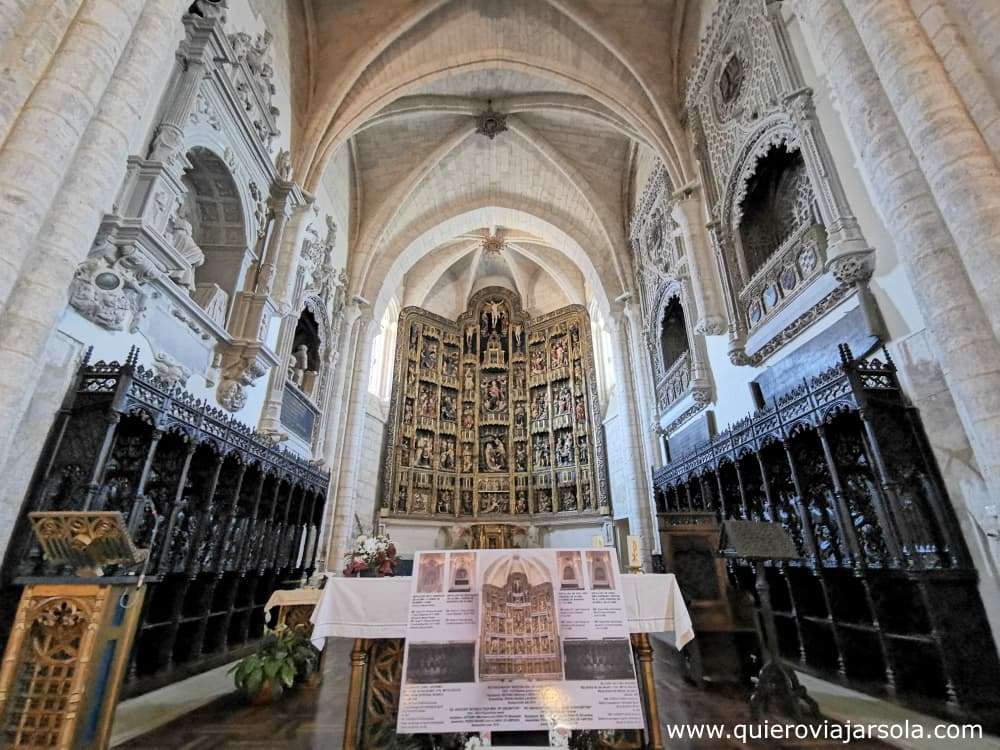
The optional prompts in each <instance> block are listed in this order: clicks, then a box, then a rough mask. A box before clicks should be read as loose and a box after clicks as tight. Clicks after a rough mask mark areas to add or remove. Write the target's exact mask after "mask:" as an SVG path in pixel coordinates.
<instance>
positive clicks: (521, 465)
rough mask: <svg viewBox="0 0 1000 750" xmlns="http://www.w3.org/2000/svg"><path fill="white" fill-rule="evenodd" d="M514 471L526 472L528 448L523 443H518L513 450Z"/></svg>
mask: <svg viewBox="0 0 1000 750" xmlns="http://www.w3.org/2000/svg"><path fill="white" fill-rule="evenodd" d="M514 470H515V471H527V470H528V448H527V446H526V445H525V444H524V443H518V444H517V445H516V446H515V448H514Z"/></svg>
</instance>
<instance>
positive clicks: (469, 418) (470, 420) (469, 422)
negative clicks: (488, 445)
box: [462, 409, 476, 430]
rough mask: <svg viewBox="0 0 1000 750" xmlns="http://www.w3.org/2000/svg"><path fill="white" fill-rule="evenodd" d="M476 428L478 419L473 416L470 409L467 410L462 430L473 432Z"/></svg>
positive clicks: (463, 418) (463, 415) (464, 413)
mask: <svg viewBox="0 0 1000 750" xmlns="http://www.w3.org/2000/svg"><path fill="white" fill-rule="evenodd" d="M475 426H476V417H475V416H474V415H473V413H472V412H471V411H470V410H469V409H466V410H465V411H464V412H463V413H462V429H463V430H471V429H473V428H474V427H475Z"/></svg>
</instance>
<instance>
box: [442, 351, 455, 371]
mask: <svg viewBox="0 0 1000 750" xmlns="http://www.w3.org/2000/svg"><path fill="white" fill-rule="evenodd" d="M442 364H443V367H444V374H445V375H446V376H447V377H449V378H457V377H458V350H456V349H451V350H446V351H445V353H444V360H443V362H442Z"/></svg>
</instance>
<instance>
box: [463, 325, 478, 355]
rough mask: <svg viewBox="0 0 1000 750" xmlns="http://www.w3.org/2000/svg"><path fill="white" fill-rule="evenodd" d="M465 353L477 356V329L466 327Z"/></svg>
mask: <svg viewBox="0 0 1000 750" xmlns="http://www.w3.org/2000/svg"><path fill="white" fill-rule="evenodd" d="M465 353H466V354H475V353H476V327H475V326H466V327H465Z"/></svg>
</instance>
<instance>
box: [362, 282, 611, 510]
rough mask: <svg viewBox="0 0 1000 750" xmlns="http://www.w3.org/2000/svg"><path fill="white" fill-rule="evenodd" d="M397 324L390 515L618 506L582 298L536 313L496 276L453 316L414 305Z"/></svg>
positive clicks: (386, 500)
mask: <svg viewBox="0 0 1000 750" xmlns="http://www.w3.org/2000/svg"><path fill="white" fill-rule="evenodd" d="M398 330H399V333H398V344H397V349H396V362H395V370H394V381H393V383H394V385H393V394H392V407H391V411H390V416H389V434H388V440H387V442H386V462H385V466H386V467H387V470H388V481H387V483H386V487H387V491H386V492H385V493H384V495H383V498H382V513H383V515H389V516H396V517H406V518H414V517H416V518H442V517H448V518H452V519H454V518H473V517H475V518H484V517H486V518H491V519H495V518H505V517H520V518H526V517H529V516H530V517H532V518H537V517H542V518H543V519H544V517H550V518H552V519H556V518H560V517H565V516H570V515H571V514H572V517H574V518H576V517H580V516H601V515H607V514H608V513H610V510H611V508H610V504H609V500H608V489H607V476H606V469H605V451H604V439H603V434H602V433H601V431H600V430H599V429H598V427H597V425H598V421H597V419H596V414H597V412H596V405H597V389H596V378H595V373H594V357H593V350H592V346H591V335H590V330H591V329H590V319H589V316H588V315H587V311H586V309H585V308H583V307H582V306H580V305H570V306H568V307H564V308H561V309H559V310H556V311H554V312H551V313H548V314H546V315H543V316H539V317H537V318H531V317H530V316H528V315H527V314H526V313H525V312H524V311H523V310H522V308H521V300H520V298H519V297H518V295H517V294H516V293H515V292H512V291H510V290H507V289H504V288H501V287H488V288H486V289H483V290H480V291H479V292H477V293H476V294H474V295H473V296H472V298H471V299H470V300H469V306H468V308H467V309H466V311H465V312H464V313H463V314H462V315H460V316H459V317H458V319H457V320H455V321H452V320H448V319H446V318H443V317H441V316H438V315H435V314H433V313H430V312H428V311H426V310H423V309H421V308H417V307H407V308H406V309H404V310H403V311H402V313H401V314H400V318H399V329H398Z"/></svg>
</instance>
